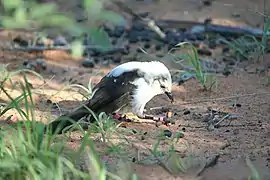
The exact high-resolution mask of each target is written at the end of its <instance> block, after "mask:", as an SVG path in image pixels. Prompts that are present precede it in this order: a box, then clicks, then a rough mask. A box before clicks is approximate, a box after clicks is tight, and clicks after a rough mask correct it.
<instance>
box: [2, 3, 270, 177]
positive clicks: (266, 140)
mask: <svg viewBox="0 0 270 180" xmlns="http://www.w3.org/2000/svg"><path fill="white" fill-rule="evenodd" d="M65 2H66V1H65ZM230 3H232V4H234V6H233V7H232V6H224V4H225V3H224V1H221V0H216V1H213V3H212V5H211V6H209V7H205V6H202V5H201V4H200V3H199V2H197V1H184V0H181V1H173V0H171V1H160V2H158V3H157V2H156V4H154V5H143V6H142V2H130V3H129V4H130V5H133V7H134V10H137V11H139V12H145V11H150V12H151V15H152V16H154V17H157V18H161V19H177V20H180V19H183V20H199V21H203V20H204V19H205V18H207V17H212V18H213V20H214V22H215V23H218V24H231V25H250V26H254V27H256V26H257V27H258V26H259V27H261V26H262V23H263V18H262V16H260V15H258V13H254V12H250V11H248V10H247V9H253V10H254V11H257V12H263V7H264V4H263V3H264V2H263V1H261V0H257V1H251V0H239V1H226V4H230ZM266 3H267V2H266ZM59 4H63V3H62V1H60V0H59ZM65 4H67V6H69V4H68V3H65ZM267 6H268V7H267ZM70 7H72V5H70ZM70 7H62V8H63V9H70ZM266 9H270V3H268V5H267V4H266ZM268 12H269V11H268ZM235 14H239V17H237V18H235ZM0 39H1V46H2V47H3V46H6V45H5V43H6V42H8V40H9V39H8V38H7V36H6V32H1V34H0ZM0 56H1V63H5V64H6V63H10V64H11V65H12V67H13V68H15V67H19V66H21V65H22V63H23V61H24V60H25V59H36V58H37V56H36V55H33V54H26V53H14V52H12V53H11V52H9V53H8V52H0ZM57 57H58V58H56V59H62V60H54V59H52V58H51V60H49V59H48V61H47V62H48V68H47V70H46V71H41V74H42V76H43V77H44V78H45V80H46V85H45V86H44V85H43V81H41V80H38V79H37V78H36V77H32V78H31V79H30V81H31V84H32V85H33V87H34V89H35V90H34V92H35V103H36V115H37V119H39V120H41V121H43V122H47V121H48V120H53V119H54V117H56V116H55V115H52V111H51V108H50V107H49V105H48V103H47V102H46V101H47V99H50V100H51V101H52V102H59V105H60V107H61V108H72V107H75V106H76V105H77V104H79V102H78V100H81V99H82V96H81V95H79V93H78V92H76V91H74V90H62V91H60V92H59V89H61V88H62V87H63V86H64V85H66V84H68V83H82V84H84V85H87V83H88V81H89V79H90V78H91V79H93V82H98V80H99V79H100V78H101V77H102V76H103V75H104V74H105V73H106V72H108V70H110V69H111V68H112V67H114V66H115V65H116V64H112V65H99V66H96V67H95V68H93V69H87V68H84V67H82V66H81V63H80V62H79V61H74V60H70V59H69V57H66V56H60V55H58V56H57ZM269 57H270V56H269V55H265V58H264V61H260V62H248V63H247V62H245V64H242V65H243V66H245V67H247V68H250V69H254V68H257V67H259V68H260V67H265V66H268V67H269V65H270V58H269ZM265 76H266V74H257V73H252V74H251V73H248V72H246V71H239V72H235V73H233V74H232V75H230V76H228V77H218V79H219V81H220V85H219V87H217V88H216V89H214V90H213V92H211V93H210V92H204V91H201V86H200V84H199V83H198V82H197V81H196V80H190V81H188V82H187V83H185V84H184V85H181V86H176V85H175V86H174V87H173V93H174V94H175V96H176V103H175V104H173V105H171V104H170V103H169V101H168V100H167V99H166V98H165V97H164V96H158V97H155V98H154V99H153V100H152V101H151V102H149V104H148V105H147V107H148V108H149V107H158V106H164V105H166V106H167V107H168V108H170V109H171V110H172V112H174V113H176V115H175V116H174V119H175V121H176V124H175V125H171V126H169V127H166V126H164V125H162V126H159V127H156V126H155V125H151V124H133V123H127V124H126V126H127V127H128V128H131V129H137V131H139V132H142V133H143V132H147V135H146V136H145V139H144V140H137V141H136V143H135V144H136V145H135V146H126V147H125V148H126V151H130V152H131V153H130V154H131V156H133V157H136V158H137V156H136V155H135V154H136V153H138V151H139V150H141V151H143V150H145V148H152V145H153V144H154V143H155V142H156V137H157V134H158V133H159V132H160V130H162V129H170V130H171V131H172V132H173V133H176V132H178V131H183V133H184V135H185V136H184V138H183V139H181V140H180V141H179V142H178V143H177V144H176V149H177V150H178V151H179V152H181V153H182V154H188V153H191V152H192V153H195V154H197V155H198V156H199V157H206V158H207V157H211V156H213V155H216V154H218V155H220V158H219V159H218V163H217V164H216V165H215V166H214V167H212V168H208V169H207V170H206V171H205V172H204V173H203V174H202V176H201V178H202V179H207V180H212V179H213V180H216V179H224V180H225V179H226V180H227V179H237V180H238V179H247V175H249V173H250V169H249V168H248V167H247V165H246V162H245V161H244V158H243V156H245V155H248V156H249V157H250V158H251V160H252V163H253V164H254V165H255V167H256V168H257V170H258V171H259V172H260V173H261V176H262V179H267V175H266V174H267V173H268V172H269V166H270V114H269V112H270V106H269V103H270V96H269V94H266V93H268V92H269V85H268V86H267V85H264V82H263V79H264V77H265ZM268 76H269V74H268ZM12 93H13V95H14V96H16V95H18V94H19V91H15V90H14V91H12ZM248 94H249V95H248ZM6 100H7V98H6V97H5V96H1V102H6ZM202 100H205V101H204V102H201V101H202ZM232 104H240V105H241V107H237V108H234V109H232V108H231V105H232ZM208 107H211V108H213V109H218V110H220V111H225V112H233V113H236V114H237V119H234V120H232V121H230V120H225V121H224V122H223V123H222V125H221V127H219V128H215V129H214V130H213V131H208V130H207V128H206V123H205V122H203V118H204V113H205V111H206V110H207V108H208ZM187 110H189V111H190V113H189V114H186V113H184V112H186V111H187ZM14 113H15V112H12V111H11V112H9V114H14ZM184 114H186V115H184ZM6 116H8V114H7V115H6ZM3 119H4V118H3ZM74 138H75V139H76V140H74V139H73V140H71V141H70V143H69V145H70V146H71V147H77V146H78V144H80V139H81V138H80V136H79V135H78V134H76V133H75V134H74ZM126 138H128V139H129V140H133V139H134V137H133V136H127V137H126ZM115 141H116V140H115ZM169 141H170V140H169V139H165V140H164V141H162V143H161V149H166V148H168V144H169ZM115 143H119V142H118V141H116V142H115ZM96 145H97V149H98V150H99V152H101V153H102V154H105V152H104V149H106V148H104V146H105V145H104V144H103V143H101V142H99V141H98V140H97V144H96ZM103 157H104V159H105V160H106V161H107V162H111V164H114V163H115V161H114V157H113V156H112V155H111V156H109V155H104V156H103ZM111 159H113V160H111ZM112 162H113V163H112ZM130 164H131V171H134V172H135V173H136V174H137V175H138V176H139V178H140V179H145V180H148V179H194V174H195V172H194V171H191V172H189V173H187V174H182V175H181V176H178V177H175V176H173V175H170V174H169V173H168V172H167V171H166V170H165V169H164V168H162V167H161V166H160V165H156V164H152V165H141V164H136V163H130ZM113 166H114V165H113ZM268 179H269V175H268Z"/></svg>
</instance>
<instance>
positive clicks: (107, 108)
mask: <svg viewBox="0 0 270 180" xmlns="http://www.w3.org/2000/svg"><path fill="white" fill-rule="evenodd" d="M141 76H142V75H141V74H140V73H139V72H138V70H134V71H129V72H124V73H123V74H121V75H120V76H118V77H107V76H105V77H103V78H102V79H101V81H100V82H99V83H98V84H97V85H96V86H95V88H94V89H93V92H95V93H94V95H93V96H92V98H91V99H90V100H89V101H88V104H87V106H88V107H89V108H91V109H92V110H93V111H94V112H96V113H99V112H101V111H104V112H106V113H112V112H113V111H115V110H117V109H119V108H121V107H122V106H123V105H126V104H129V103H130V101H131V95H132V93H133V90H134V89H135V88H136V85H134V84H132V83H130V82H133V81H134V80H135V79H137V78H140V77H141Z"/></svg>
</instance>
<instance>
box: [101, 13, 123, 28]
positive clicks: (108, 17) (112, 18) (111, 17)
mask: <svg viewBox="0 0 270 180" xmlns="http://www.w3.org/2000/svg"><path fill="white" fill-rule="evenodd" d="M99 18H100V19H101V20H103V21H108V22H109V23H112V24H115V25H125V24H126V20H125V19H124V18H123V17H122V16H121V15H120V14H117V13H115V12H113V11H103V12H102V13H101V14H100V17H99Z"/></svg>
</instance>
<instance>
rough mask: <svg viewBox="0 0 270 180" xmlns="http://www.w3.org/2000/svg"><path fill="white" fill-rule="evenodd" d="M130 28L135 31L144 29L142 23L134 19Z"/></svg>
mask: <svg viewBox="0 0 270 180" xmlns="http://www.w3.org/2000/svg"><path fill="white" fill-rule="evenodd" d="M131 29H132V30H135V31H142V30H143V29H144V24H142V23H140V22H138V21H135V22H133V24H132V27H131Z"/></svg>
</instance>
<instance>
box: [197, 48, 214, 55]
mask: <svg viewBox="0 0 270 180" xmlns="http://www.w3.org/2000/svg"><path fill="white" fill-rule="evenodd" d="M197 51H198V54H200V55H205V56H211V55H212V52H211V51H209V50H207V49H198V50H197Z"/></svg>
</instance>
